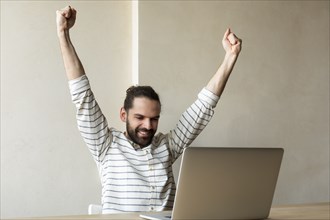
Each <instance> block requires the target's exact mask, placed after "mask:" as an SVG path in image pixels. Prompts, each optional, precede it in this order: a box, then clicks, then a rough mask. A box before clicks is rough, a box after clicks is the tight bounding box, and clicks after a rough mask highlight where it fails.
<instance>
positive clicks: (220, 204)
mask: <svg viewBox="0 0 330 220" xmlns="http://www.w3.org/2000/svg"><path fill="white" fill-rule="evenodd" d="M283 153H284V150H283V149H282V148H213V147H189V148H186V149H185V150H184V152H183V156H182V160H181V165H180V172H179V177H178V185H177V191H176V196H175V200H174V206H173V211H171V212H168V211H165V212H149V213H144V214H141V215H140V217H141V218H145V219H152V220H176V219H266V218H267V217H268V216H269V212H270V208H271V205H272V201H273V196H274V192H275V187H276V182H277V179H278V174H279V170H280V166H281V162H282V157H283Z"/></svg>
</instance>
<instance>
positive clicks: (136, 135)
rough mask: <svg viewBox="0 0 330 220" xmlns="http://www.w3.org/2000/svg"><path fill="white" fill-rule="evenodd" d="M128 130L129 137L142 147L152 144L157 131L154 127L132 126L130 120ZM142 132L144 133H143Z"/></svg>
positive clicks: (127, 123) (127, 124) (127, 125)
mask: <svg viewBox="0 0 330 220" xmlns="http://www.w3.org/2000/svg"><path fill="white" fill-rule="evenodd" d="M126 131H127V135H128V136H129V138H130V139H131V140H132V141H133V142H134V143H136V144H138V145H140V147H142V148H144V147H147V146H148V145H150V144H151V142H152V139H153V137H154V135H155V133H156V131H155V130H153V129H146V128H140V127H137V128H135V129H134V128H133V127H131V125H130V123H129V121H128V120H127V121H126ZM141 133H142V134H141Z"/></svg>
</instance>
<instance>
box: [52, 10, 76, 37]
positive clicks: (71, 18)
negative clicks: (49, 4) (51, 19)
mask: <svg viewBox="0 0 330 220" xmlns="http://www.w3.org/2000/svg"><path fill="white" fill-rule="evenodd" d="M76 15H77V11H76V10H75V9H74V8H71V6H67V7H65V8H63V9H60V10H57V11H56V24H57V32H58V33H60V32H63V31H68V30H69V29H70V28H72V27H73V25H74V23H75V21H76Z"/></svg>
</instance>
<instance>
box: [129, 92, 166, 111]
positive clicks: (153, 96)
mask: <svg viewBox="0 0 330 220" xmlns="http://www.w3.org/2000/svg"><path fill="white" fill-rule="evenodd" d="M136 97H145V98H148V99H151V100H155V101H157V102H158V103H159V105H160V99H159V96H158V94H157V93H156V92H155V90H154V89H153V88H152V87H151V86H131V87H129V88H128V89H127V90H126V98H125V101H124V109H125V110H126V111H128V110H129V109H130V108H132V107H133V101H134V98H136Z"/></svg>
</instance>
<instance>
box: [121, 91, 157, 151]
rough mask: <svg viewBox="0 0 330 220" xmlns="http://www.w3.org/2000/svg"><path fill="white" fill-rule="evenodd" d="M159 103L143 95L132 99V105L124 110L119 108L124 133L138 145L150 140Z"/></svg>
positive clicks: (148, 142)
mask: <svg viewBox="0 0 330 220" xmlns="http://www.w3.org/2000/svg"><path fill="white" fill-rule="evenodd" d="M159 114H160V104H159V103H158V102H157V101H155V100H151V99H148V98H145V97H138V98H135V99H134V100H133V107H132V108H131V109H129V110H128V112H126V111H125V110H124V108H122V109H121V112H120V117H121V119H122V121H124V122H126V135H127V136H128V138H129V139H131V140H132V141H133V142H134V143H136V144H138V145H140V147H142V148H143V147H146V146H148V145H149V144H151V142H152V138H153V137H154V135H155V133H156V131H157V127H158V121H159Z"/></svg>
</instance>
